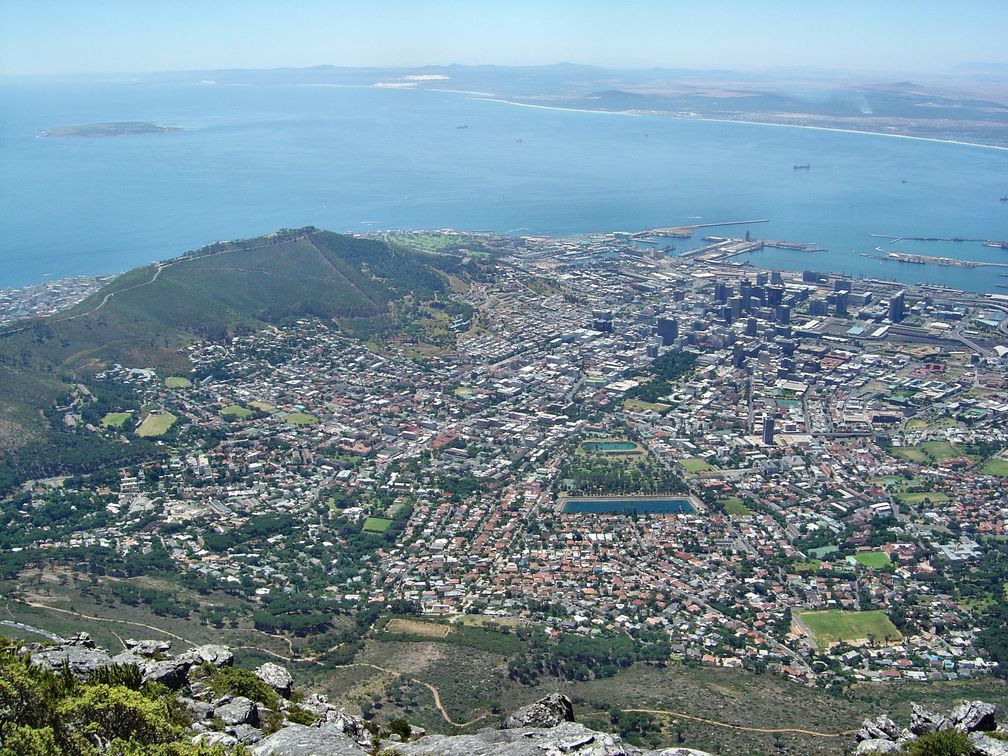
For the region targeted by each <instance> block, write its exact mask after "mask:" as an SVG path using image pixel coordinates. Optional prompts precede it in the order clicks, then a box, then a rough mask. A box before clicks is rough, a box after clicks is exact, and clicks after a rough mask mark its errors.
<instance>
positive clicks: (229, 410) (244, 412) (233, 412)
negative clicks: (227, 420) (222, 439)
mask: <svg viewBox="0 0 1008 756" xmlns="http://www.w3.org/2000/svg"><path fill="white" fill-rule="evenodd" d="M220 413H221V414H222V415H224V417H236V418H238V419H239V420H244V419H245V418H246V417H251V416H252V410H250V409H248V408H247V407H242V406H240V405H237V404H231V405H229V406H227V407H225V408H224V409H222V410H221V411H220Z"/></svg>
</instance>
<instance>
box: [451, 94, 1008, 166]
mask: <svg viewBox="0 0 1008 756" xmlns="http://www.w3.org/2000/svg"><path fill="white" fill-rule="evenodd" d="M467 99H470V100H481V101H483V102H499V103H503V104H506V105H516V106H518V107H521V108H539V109H542V110H562V111H566V112H569V113H600V114H605V115H626V116H638V117H640V116H654V117H662V118H675V119H678V120H680V121H709V122H711V123H742V124H746V125H749V126H780V127H782V128H787V129H811V130H813V131H832V132H836V133H840V134H863V135H865V136H879V137H889V138H891V139H913V140H915V141H918V142H935V143H937V144H956V145H960V146H962V147H980V148H983V149H988V150H999V151H1002V152H1008V146H1001V145H997V144H986V143H984V142H967V141H965V140H962V139H941V138H939V137H925V136H914V135H913V134H888V133H886V132H884V131H865V130H864V129H843V128H839V127H836V126H807V125H804V124H800V123H777V122H775V121H751V120H747V119H740V118H713V117H709V116H688V115H679V114H677V113H673V112H671V111H669V112H666V111H653V110H649V111H640V110H592V109H590V108H566V107H563V106H562V105H537V104H535V103H529V102H516V101H515V100H505V99H501V98H497V97H470V98H467Z"/></svg>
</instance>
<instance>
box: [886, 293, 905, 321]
mask: <svg viewBox="0 0 1008 756" xmlns="http://www.w3.org/2000/svg"><path fill="white" fill-rule="evenodd" d="M905 309H906V291H899V292H897V293H896V294H894V295H893V297H892V299H890V300H889V320H890V321H892V322H893V323H902V322H903V314H904V310H905Z"/></svg>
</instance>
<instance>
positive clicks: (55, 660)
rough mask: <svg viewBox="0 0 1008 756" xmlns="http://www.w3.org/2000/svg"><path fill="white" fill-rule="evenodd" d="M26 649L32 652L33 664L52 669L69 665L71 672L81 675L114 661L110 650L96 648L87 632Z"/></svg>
mask: <svg viewBox="0 0 1008 756" xmlns="http://www.w3.org/2000/svg"><path fill="white" fill-rule="evenodd" d="M25 650H27V651H29V652H30V654H31V661H32V664H38V665H40V666H43V667H49V668H50V669H62V668H63V666H64V665H67V666H69V667H70V671H71V672H73V673H74V674H75V675H78V676H81V677H83V676H86V675H89V674H91V673H92V672H94V671H95V670H96V669H98V668H99V667H108V666H111V665H112V663H113V662H112V657H111V656H109V654H108V652H106V651H105V650H104V649H100V648H96V647H95V642H94V641H93V640H91V636H90V635H88V634H87V633H77V635H75V636H74V637H72V638H68V639H67V640H65V641H62V642H61V643H57V644H55V645H52V646H40V645H38V644H32V645H31V646H28V647H26V649H25Z"/></svg>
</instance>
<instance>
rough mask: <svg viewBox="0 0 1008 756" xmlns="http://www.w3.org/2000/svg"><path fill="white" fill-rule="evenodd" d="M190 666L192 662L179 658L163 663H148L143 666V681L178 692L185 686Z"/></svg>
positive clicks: (166, 660)
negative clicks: (165, 686)
mask: <svg viewBox="0 0 1008 756" xmlns="http://www.w3.org/2000/svg"><path fill="white" fill-rule="evenodd" d="M191 666H192V662H190V661H188V660H187V659H184V658H183V657H181V656H180V657H177V658H175V659H165V660H164V661H148V662H147V663H146V664H144V665H143V681H144V682H156V683H160V684H161V685H167V686H168V687H169V688H171V689H173V690H178V689H179V688H181V687H182V686H183V685H184V684H185V681H186V674H187V673H188V672H189V667H191Z"/></svg>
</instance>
